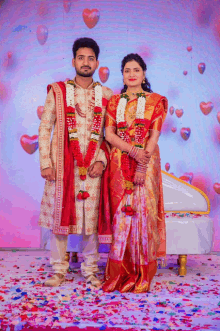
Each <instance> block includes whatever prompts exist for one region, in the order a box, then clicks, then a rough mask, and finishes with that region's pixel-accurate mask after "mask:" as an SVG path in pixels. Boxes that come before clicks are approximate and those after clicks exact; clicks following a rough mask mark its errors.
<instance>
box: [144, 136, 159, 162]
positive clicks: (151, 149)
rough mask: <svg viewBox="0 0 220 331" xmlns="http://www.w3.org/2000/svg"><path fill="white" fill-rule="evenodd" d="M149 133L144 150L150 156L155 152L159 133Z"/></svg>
mask: <svg viewBox="0 0 220 331" xmlns="http://www.w3.org/2000/svg"><path fill="white" fill-rule="evenodd" d="M149 132H150V138H149V139H148V142H147V145H146V148H145V150H146V151H147V152H148V153H149V155H150V156H151V155H152V154H153V152H154V150H155V147H156V146H157V143H158V140H159V137H160V132H159V131H157V130H149Z"/></svg>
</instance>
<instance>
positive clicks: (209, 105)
mask: <svg viewBox="0 0 220 331" xmlns="http://www.w3.org/2000/svg"><path fill="white" fill-rule="evenodd" d="M199 106H200V109H201V111H202V112H203V114H204V115H208V114H209V113H210V112H211V111H212V109H213V107H214V105H213V103H212V102H211V101H209V102H207V103H206V102H204V101H202V102H200V105H199Z"/></svg>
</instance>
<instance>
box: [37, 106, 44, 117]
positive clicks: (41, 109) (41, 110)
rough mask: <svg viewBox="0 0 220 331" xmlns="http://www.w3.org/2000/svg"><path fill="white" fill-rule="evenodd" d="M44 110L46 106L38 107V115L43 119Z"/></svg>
mask: <svg viewBox="0 0 220 331" xmlns="http://www.w3.org/2000/svg"><path fill="white" fill-rule="evenodd" d="M43 111H44V106H39V107H37V116H38V118H39V120H40V119H41V116H42V114H43Z"/></svg>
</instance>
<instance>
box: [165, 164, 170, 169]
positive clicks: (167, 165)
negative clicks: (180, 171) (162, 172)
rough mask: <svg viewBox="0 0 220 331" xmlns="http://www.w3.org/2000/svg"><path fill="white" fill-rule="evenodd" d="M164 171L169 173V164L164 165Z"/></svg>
mask: <svg viewBox="0 0 220 331" xmlns="http://www.w3.org/2000/svg"><path fill="white" fill-rule="evenodd" d="M165 169H166V171H169V170H170V164H169V163H166V164H165Z"/></svg>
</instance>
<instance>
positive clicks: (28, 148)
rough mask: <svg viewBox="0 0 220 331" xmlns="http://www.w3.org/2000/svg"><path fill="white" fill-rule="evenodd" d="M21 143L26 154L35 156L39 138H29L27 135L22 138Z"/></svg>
mask: <svg viewBox="0 0 220 331" xmlns="http://www.w3.org/2000/svg"><path fill="white" fill-rule="evenodd" d="M20 143H21V146H22V147H23V149H24V150H25V152H27V153H28V154H33V153H34V152H35V151H36V150H37V149H38V136H37V135H35V136H32V137H30V136H28V135H27V134H24V135H23V136H21V138H20Z"/></svg>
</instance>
